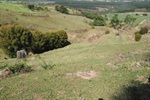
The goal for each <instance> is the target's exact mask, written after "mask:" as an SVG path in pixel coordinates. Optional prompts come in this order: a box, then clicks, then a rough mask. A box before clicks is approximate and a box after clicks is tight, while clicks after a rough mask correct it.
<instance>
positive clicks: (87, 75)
mask: <svg viewBox="0 0 150 100" xmlns="http://www.w3.org/2000/svg"><path fill="white" fill-rule="evenodd" d="M67 76H69V77H78V78H82V79H87V80H90V79H92V78H96V77H98V73H97V72H96V71H94V70H90V71H78V72H77V73H67Z"/></svg>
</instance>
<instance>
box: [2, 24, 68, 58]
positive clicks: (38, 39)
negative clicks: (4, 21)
mask: <svg viewBox="0 0 150 100" xmlns="http://www.w3.org/2000/svg"><path fill="white" fill-rule="evenodd" d="M0 40H1V41H0V42H1V43H0V44H1V45H0V46H1V47H2V49H3V50H4V52H6V54H8V55H9V56H10V57H16V52H17V51H18V50H21V49H25V50H26V51H27V52H28V51H32V52H33V53H42V52H45V51H48V50H52V49H56V48H61V47H64V46H66V45H68V43H69V42H68V37H67V33H66V32H65V31H57V32H53V33H50V32H47V33H45V34H43V33H42V32H39V31H35V32H31V31H30V30H29V29H27V28H24V27H21V26H18V25H14V26H7V27H3V28H2V29H1V31H0Z"/></svg>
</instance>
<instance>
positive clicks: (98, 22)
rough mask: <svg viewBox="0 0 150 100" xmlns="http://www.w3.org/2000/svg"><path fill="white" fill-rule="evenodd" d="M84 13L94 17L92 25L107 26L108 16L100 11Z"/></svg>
mask: <svg viewBox="0 0 150 100" xmlns="http://www.w3.org/2000/svg"><path fill="white" fill-rule="evenodd" d="M82 15H83V16H85V17H86V18H89V19H94V21H93V22H92V23H91V25H92V26H105V25H106V18H105V17H103V16H101V15H100V14H98V13H90V12H82Z"/></svg>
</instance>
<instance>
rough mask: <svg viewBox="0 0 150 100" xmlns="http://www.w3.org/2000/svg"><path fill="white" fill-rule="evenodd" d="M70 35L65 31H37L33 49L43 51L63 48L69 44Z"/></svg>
mask: <svg viewBox="0 0 150 100" xmlns="http://www.w3.org/2000/svg"><path fill="white" fill-rule="evenodd" d="M68 44H69V42H68V36H67V33H66V32H65V31H57V32H53V33H49V32H47V33H45V34H42V33H41V32H38V31H36V32H35V33H34V35H33V44H32V51H33V52H34V53H42V52H44V51H48V50H52V49H56V48H61V47H64V46H66V45H68Z"/></svg>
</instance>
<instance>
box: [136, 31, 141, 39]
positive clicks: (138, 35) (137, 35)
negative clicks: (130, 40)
mask: <svg viewBox="0 0 150 100" xmlns="http://www.w3.org/2000/svg"><path fill="white" fill-rule="evenodd" d="M141 37H142V36H141V34H140V33H139V32H136V33H135V41H140V39H141Z"/></svg>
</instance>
